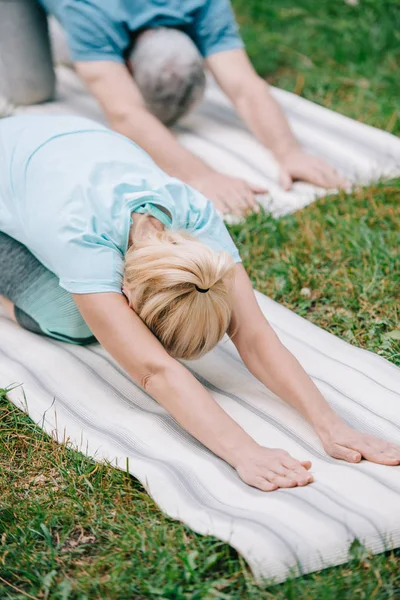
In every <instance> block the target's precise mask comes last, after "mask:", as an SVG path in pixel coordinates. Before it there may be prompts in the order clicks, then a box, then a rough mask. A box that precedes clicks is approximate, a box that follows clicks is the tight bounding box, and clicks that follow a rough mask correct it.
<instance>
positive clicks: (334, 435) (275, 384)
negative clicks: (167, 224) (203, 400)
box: [230, 265, 400, 465]
mask: <svg viewBox="0 0 400 600" xmlns="http://www.w3.org/2000/svg"><path fill="white" fill-rule="evenodd" d="M234 285H235V288H234V294H235V300H234V309H233V317H232V322H231V327H230V329H231V331H232V332H233V335H232V341H233V342H234V344H235V346H236V347H237V349H238V351H239V354H240V356H241V357H242V359H243V362H244V363H245V364H246V365H247V367H248V369H249V371H250V372H251V373H252V374H253V375H254V376H255V377H256V378H257V379H258V380H259V381H261V383H263V384H264V385H265V386H266V387H267V388H268V389H270V390H271V391H272V392H273V393H274V394H276V395H277V396H279V397H280V398H281V399H282V400H284V401H286V402H288V403H289V404H291V405H292V406H293V407H294V408H296V409H297V410H298V411H299V412H300V413H301V414H302V415H303V416H304V417H305V418H306V419H307V421H309V423H311V425H313V427H314V428H315V430H316V432H317V434H318V435H319V437H320V439H321V441H322V443H323V445H324V447H325V450H326V451H327V452H328V453H329V454H330V455H331V456H333V457H334V458H341V459H343V460H347V461H349V462H359V461H360V460H361V458H362V457H364V458H366V459H368V460H370V461H372V462H377V463H381V464H387V465H398V464H400V446H394V445H393V444H389V443H387V442H385V441H383V440H380V439H379V438H376V437H375V436H372V435H365V434H363V433H360V432H358V431H355V430H354V429H352V428H350V427H349V426H347V425H346V423H345V422H344V421H343V420H342V419H341V418H340V417H339V416H338V415H337V414H336V413H335V412H334V411H333V410H332V408H331V407H330V406H329V404H328V402H327V401H326V400H325V398H324V397H323V396H322V394H321V393H320V391H319V390H318V388H317V387H316V386H315V385H314V383H313V381H312V380H311V379H310V377H309V376H308V375H307V373H306V372H305V371H304V369H303V368H302V366H301V365H300V363H299V362H298V361H297V360H296V358H295V357H294V356H293V354H291V353H290V352H289V351H288V350H287V349H286V348H285V346H284V345H283V344H282V343H281V342H280V341H279V339H278V337H277V335H276V334H275V332H274V331H273V329H272V328H271V326H270V325H269V323H268V321H267V320H266V318H265V317H264V315H263V314H262V312H261V309H260V307H259V306H258V303H257V300H256V297H255V294H254V291H253V289H252V287H251V283H250V280H249V278H248V276H247V274H246V272H245V270H244V268H243V266H242V265H237V267H236V276H235V284H234Z"/></svg>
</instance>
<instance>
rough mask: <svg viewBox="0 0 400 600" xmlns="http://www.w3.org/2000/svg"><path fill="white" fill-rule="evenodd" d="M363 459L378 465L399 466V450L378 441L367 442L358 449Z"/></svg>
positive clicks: (396, 447)
mask: <svg viewBox="0 0 400 600" xmlns="http://www.w3.org/2000/svg"><path fill="white" fill-rule="evenodd" d="M359 450H360V452H361V453H362V455H363V457H364V458H366V459H367V460H369V461H371V462H375V463H378V464H380V465H388V466H396V465H400V448H399V447H398V446H394V445H393V444H388V443H386V442H384V441H382V440H379V439H374V438H373V439H372V440H367V443H366V444H365V447H363V448H362V449H361V448H359Z"/></svg>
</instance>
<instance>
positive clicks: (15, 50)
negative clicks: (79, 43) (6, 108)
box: [0, 0, 55, 104]
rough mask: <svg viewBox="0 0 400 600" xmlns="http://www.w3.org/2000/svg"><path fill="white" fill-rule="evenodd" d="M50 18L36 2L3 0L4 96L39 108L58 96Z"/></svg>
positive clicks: (0, 74)
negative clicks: (38, 105)
mask: <svg viewBox="0 0 400 600" xmlns="http://www.w3.org/2000/svg"><path fill="white" fill-rule="evenodd" d="M54 88H55V75H54V70H53V64H52V58H51V50H50V42H49V36H48V29H47V17H46V14H45V12H44V10H43V9H42V7H41V6H40V5H39V3H38V2H37V1H36V0H11V1H10V0H0V96H3V97H4V98H5V99H6V100H8V101H9V102H11V103H13V104H36V103H38V102H44V101H46V100H50V99H51V98H52V96H53V94H54Z"/></svg>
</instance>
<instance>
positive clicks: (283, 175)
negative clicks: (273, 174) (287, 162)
mask: <svg viewBox="0 0 400 600" xmlns="http://www.w3.org/2000/svg"><path fill="white" fill-rule="evenodd" d="M279 184H280V185H281V186H282V187H283V189H284V190H285V192H288V191H289V190H290V189H291V187H292V185H293V181H292V178H291V176H290V175H289V172H288V171H286V170H285V169H281V171H280V174H279Z"/></svg>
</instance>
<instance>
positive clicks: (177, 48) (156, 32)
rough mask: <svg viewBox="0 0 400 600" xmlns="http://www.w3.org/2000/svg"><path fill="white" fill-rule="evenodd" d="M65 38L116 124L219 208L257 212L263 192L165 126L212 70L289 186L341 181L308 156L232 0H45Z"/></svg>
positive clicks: (196, 96) (194, 99)
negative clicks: (257, 64) (248, 43)
mask: <svg viewBox="0 0 400 600" xmlns="http://www.w3.org/2000/svg"><path fill="white" fill-rule="evenodd" d="M39 2H40V3H41V4H42V5H43V7H44V8H45V9H46V11H47V12H48V13H50V14H53V15H54V16H55V17H56V18H57V19H58V21H59V22H60V23H61V25H62V26H63V27H64V29H65V32H66V34H67V39H68V44H69V48H70V51H71V56H72V60H73V62H74V64H75V68H76V71H77V73H78V74H79V75H80V76H81V78H82V79H83V80H84V82H85V83H86V85H87V87H88V88H89V90H90V91H91V92H92V93H93V95H94V96H95V97H96V98H97V100H98V101H99V103H100V104H101V106H102V107H103V109H104V111H105V113H106V116H107V118H108V120H109V123H110V125H111V127H112V128H113V129H115V130H117V131H119V132H120V133H123V134H124V135H126V136H127V137H129V138H131V139H132V140H134V141H135V142H136V143H137V144H139V145H140V146H141V147H142V148H144V149H145V150H146V151H147V152H148V153H149V154H150V155H151V156H152V157H153V159H154V160H155V161H156V162H157V163H158V164H159V165H160V167H161V168H162V169H164V170H165V171H166V172H167V173H169V174H170V175H173V176H176V177H178V178H180V179H182V180H183V181H185V182H186V183H188V184H190V185H192V186H193V187H195V188H197V189H198V190H199V191H200V192H202V193H203V194H204V195H205V196H206V197H208V198H210V199H211V200H212V201H213V202H214V203H215V205H216V206H217V208H218V209H220V210H221V211H222V212H227V211H231V212H235V213H241V212H243V211H245V210H247V209H249V208H253V209H254V208H256V206H257V204H256V201H255V197H254V195H255V194H256V193H257V192H262V191H265V190H262V189H260V188H258V187H257V186H254V185H252V184H251V183H248V182H246V181H244V180H242V179H238V178H236V177H230V176H228V175H223V174H221V173H218V172H217V171H215V170H214V169H213V168H212V167H210V166H208V165H206V164H205V163H204V162H203V161H202V160H200V159H199V158H197V157H196V156H194V155H193V154H192V153H191V152H189V151H188V150H186V149H185V148H183V146H181V145H180V143H179V142H178V141H177V140H176V139H175V137H174V136H173V135H172V133H171V132H170V131H169V129H168V126H169V125H171V124H172V123H174V122H175V121H177V120H178V119H179V118H180V117H181V116H182V115H183V114H185V113H186V112H188V111H189V110H190V109H191V108H193V106H195V105H196V104H197V103H198V102H199V101H200V100H201V97H202V95H203V91H204V87H205V74H204V66H205V67H206V68H208V69H209V70H210V71H211V73H212V74H213V75H214V77H215V79H216V80H217V82H218V84H219V85H220V87H221V88H222V90H223V91H224V92H225V93H226V94H227V96H228V97H229V98H230V100H231V101H232V103H233V105H234V107H235V108H236V110H237V112H238V113H239V114H240V115H241V117H242V118H243V120H244V121H245V123H246V124H247V125H248V127H249V128H250V130H251V131H252V132H253V133H254V135H255V136H256V137H257V138H258V139H259V140H260V141H261V142H262V143H263V144H264V145H265V146H267V147H268V148H269V149H270V150H272V152H273V153H274V155H275V157H276V158H277V160H278V163H279V165H280V182H281V185H282V186H283V187H284V188H285V189H290V187H291V185H292V182H293V180H295V179H301V180H304V181H309V182H311V183H314V184H316V185H319V186H322V187H326V188H333V187H339V186H342V185H344V183H345V182H344V180H343V178H342V177H341V176H340V175H339V174H338V173H337V172H336V171H335V170H334V169H333V168H332V167H330V166H329V165H327V164H326V163H325V162H324V161H322V160H320V159H318V158H316V157H313V156H311V155H309V154H307V153H306V152H305V151H304V150H303V149H302V148H301V146H300V145H299V143H298V142H297V140H296V139H295V137H294V135H293V133H292V131H291V130H290V127H289V125H288V122H287V120H286V118H285V116H284V115H283V113H282V111H281V109H280V107H279V105H278V104H277V103H276V101H275V100H274V99H273V97H272V96H271V94H270V92H269V90H268V86H267V85H266V83H265V82H264V81H263V80H262V79H261V78H260V77H259V76H258V75H257V74H256V72H255V71H254V69H253V67H252V65H251V63H250V61H249V59H248V57H247V54H246V52H245V50H244V47H243V42H242V40H241V38H240V36H239V34H238V29H237V25H236V22H235V19H234V16H233V13H232V9H231V6H230V4H229V1H228V0H135V1H134V0H84V1H78V0H39Z"/></svg>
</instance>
